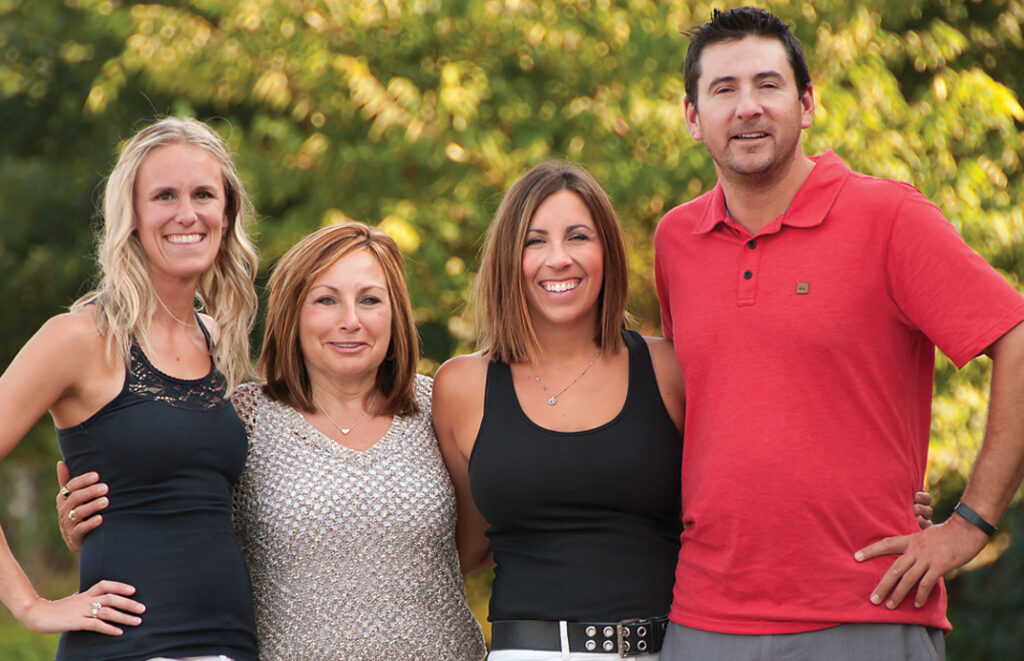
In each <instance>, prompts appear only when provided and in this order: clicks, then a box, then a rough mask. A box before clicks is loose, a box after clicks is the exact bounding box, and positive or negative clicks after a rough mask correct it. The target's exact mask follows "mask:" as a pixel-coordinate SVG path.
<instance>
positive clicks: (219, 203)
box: [135, 144, 228, 279]
mask: <svg viewBox="0 0 1024 661" xmlns="http://www.w3.org/2000/svg"><path fill="white" fill-rule="evenodd" d="M226 203H227V196H226V194H225V191H224V178H223V176H222V174H221V170H220V165H219V164H218V163H217V160H216V159H215V158H214V157H213V156H211V155H210V154H209V153H207V152H206V151H204V150H203V149H200V148H198V147H190V146H188V145H184V144H171V145H167V146H165V147H159V148H157V149H154V150H153V151H152V152H150V154H149V155H148V156H147V157H146V160H144V161H143V162H142V165H141V166H140V167H139V172H138V175H137V176H136V179H135V231H136V233H137V235H138V237H139V241H140V243H141V244H142V249H143V251H144V252H145V253H146V258H147V260H148V265H149V272H150V276H151V277H153V278H154V279H157V278H159V277H168V278H176V279H195V278H198V277H199V276H200V275H201V274H202V273H203V272H204V271H205V270H206V269H207V268H209V266H210V265H211V264H212V263H213V260H214V259H215V258H216V257H217V251H218V250H219V249H220V242H221V236H222V234H223V232H224V231H225V230H226V229H227V226H228V219H227V216H226V215H225V206H226Z"/></svg>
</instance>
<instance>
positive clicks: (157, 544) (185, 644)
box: [57, 329, 257, 661]
mask: <svg viewBox="0 0 1024 661" xmlns="http://www.w3.org/2000/svg"><path fill="white" fill-rule="evenodd" d="M203 332H204V333H205V332H206V330H205V329H203ZM224 392H225V381H224V377H223V375H221V374H220V373H219V372H217V371H216V370H214V369H211V370H210V373H209V374H207V375H206V376H205V377H203V378H201V379H195V380H183V379H176V378H174V377H171V376H168V375H166V374H163V373H162V372H160V371H158V370H157V369H156V368H154V367H153V366H152V365H151V364H150V362H149V360H148V359H147V358H146V356H145V355H144V354H143V352H142V350H141V349H140V348H139V347H138V346H133V347H132V350H131V363H130V364H129V365H128V366H127V367H126V374H125V380H124V386H123V387H122V389H121V392H120V393H119V394H118V395H117V397H115V398H114V399H113V400H111V401H110V402H108V403H107V404H106V405H105V406H104V407H103V408H102V409H100V410H99V411H97V412H96V413H95V414H94V415H93V416H92V417H90V418H89V419H88V420H86V421H85V422H83V423H81V424H79V425H76V426H74V427H70V428H67V429H58V430H57V437H58V439H59V441H60V447H61V451H62V453H63V455H64V459H65V461H66V462H67V464H68V467H69V468H70V469H71V474H72V475H80V474H82V473H85V472H87V471H97V472H98V473H99V475H100V479H101V480H103V481H104V482H106V483H107V484H108V485H109V486H110V492H109V498H110V505H109V506H108V507H107V508H106V509H105V510H103V525H101V526H100V527H99V528H97V529H96V530H94V531H93V532H91V533H90V534H89V535H87V536H86V538H85V541H84V542H83V544H82V551H81V554H80V556H79V580H80V584H81V588H80V589H81V590H86V589H88V588H90V587H92V585H93V584H95V583H96V582H97V581H99V580H102V579H110V580H115V581H123V582H125V583H128V584H130V585H134V586H135V588H136V593H135V595H133V596H132V598H133V599H135V600H137V601H139V602H141V603H143V604H144V605H145V606H146V612H145V613H143V614H142V616H141V617H142V624H140V625H139V626H137V627H131V626H124V625H118V626H119V627H121V628H122V629H123V630H124V634H123V635H121V636H107V635H103V634H98V633H92V632H87V631H72V632H68V633H65V634H63V635H62V636H61V639H60V644H59V646H58V649H57V659H58V660H59V661H60V660H68V661H93V660H95V661H99V660H102V661H113V660H117V661H144V660H145V659H150V658H152V657H160V656H166V657H188V656H201V655H207V654H210V655H216V654H225V655H227V656H230V657H231V658H233V659H235V661H250V660H252V661H254V660H255V659H256V658H257V653H256V633H255V631H256V626H255V622H254V619H253V612H252V589H251V587H250V584H249V572H248V570H247V569H246V567H245V562H244V561H243V559H242V555H241V553H240V552H239V549H238V544H237V543H236V541H235V536H234V533H233V531H232V526H231V488H232V485H233V484H234V483H235V481H237V479H238V476H239V474H240V473H241V471H242V466H243V465H244V464H245V457H246V451H247V442H246V437H245V429H244V428H243V427H242V422H241V421H240V420H239V419H238V416H237V415H236V414H235V410H234V408H233V407H232V405H231V402H230V401H229V400H228V399H227V398H226V397H225V396H224Z"/></svg>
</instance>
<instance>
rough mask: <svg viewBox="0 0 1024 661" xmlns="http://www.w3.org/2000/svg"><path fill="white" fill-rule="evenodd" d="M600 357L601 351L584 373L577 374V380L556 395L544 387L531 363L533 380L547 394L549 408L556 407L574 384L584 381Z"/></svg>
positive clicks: (585, 368)
mask: <svg viewBox="0 0 1024 661" xmlns="http://www.w3.org/2000/svg"><path fill="white" fill-rule="evenodd" d="M600 357H601V351H600V349H599V350H598V351H597V355H596V356H594V359H593V360H592V361H590V362H589V363H587V366H586V367H584V368H583V371H582V372H580V373H579V374H577V375H576V378H575V379H573V380H572V381H570V382H569V384H568V385H567V386H565V387H564V388H562V389H561V390H559V391H558V392H556V393H555V394H554V395H552V394H551V391H550V390H548V388H547V386H545V385H544V382H543V381H541V380H540V377H539V376H537V372H536V370H534V369H533V363H530V371H531V372H533V378H534V379H535V380H536V381H537V384H538V385H539V386H540V387H541V389H542V390H543V391H544V394H546V395H547V396H548V406H554V405H555V404H557V403H558V398H559V397H561V396H562V393H564V392H565V391H566V390H568V389H569V388H571V387H572V385H573V384H574V383H576V382H577V381H579V380H580V379H582V378H583V375H584V374H586V373H587V371H589V370H590V368H591V367H593V366H594V363H596V362H597V359H598V358H600Z"/></svg>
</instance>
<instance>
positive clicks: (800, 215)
mask: <svg viewBox="0 0 1024 661" xmlns="http://www.w3.org/2000/svg"><path fill="white" fill-rule="evenodd" d="M811 160H812V161H814V169H813V170H811V174H810V175H808V177H807V180H806V181H804V183H803V185H801V186H800V190H798V191H797V193H796V196H795V197H794V198H793V201H792V202H790V204H789V207H788V208H787V209H786V211H785V212H784V213H783V214H782V215H781V216H779V217H778V218H776V219H775V220H773V221H772V222H770V223H768V225H766V226H765V227H764V228H762V229H761V231H760V232H758V234H774V233H775V232H778V231H779V229H781V227H782V225H788V226H789V227H815V226H817V225H821V224H822V223H823V222H824V221H825V216H827V215H828V212H829V210H830V209H831V208H832V205H833V204H834V203H835V201H836V197H837V196H838V195H839V191H840V190H841V189H842V187H843V184H844V183H845V182H846V178H847V177H849V176H850V168H849V167H847V166H846V164H845V163H843V160H842V159H841V158H839V156H837V155H836V153H835V152H833V151H832V150H831V149H829V150H828V151H826V152H825V153H824V154H821V155H820V156H812V157H811ZM719 224H723V225H725V226H727V227H731V228H733V229H739V228H740V227H742V226H741V225H740V224H739V223H737V222H736V221H735V220H733V219H732V218H730V217H729V215H728V214H727V213H726V212H725V193H724V192H723V191H722V183H721V182H718V183H717V184H715V187H714V188H713V189H712V190H711V201H710V204H708V206H707V207H706V208H705V210H704V216H703V217H702V218H701V219H700V222H698V223H697V224H696V226H695V227H694V229H693V233H694V234H707V233H709V232H711V230H713V229H715V227H717V226H718V225H719ZM744 231H746V230H744Z"/></svg>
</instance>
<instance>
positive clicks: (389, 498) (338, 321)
mask: <svg viewBox="0 0 1024 661" xmlns="http://www.w3.org/2000/svg"><path fill="white" fill-rule="evenodd" d="M269 289H270V296H269V302H268V307H267V323H266V329H265V333H264V338H263V350H262V352H261V354H260V358H259V363H258V367H259V372H260V375H261V377H262V378H263V379H264V383H262V384H255V383H247V384H244V385H242V386H240V387H239V388H238V389H237V390H236V391H235V393H234V395H233V396H232V399H233V400H234V404H235V408H236V409H237V410H238V413H239V415H240V416H241V418H242V421H243V422H244V424H245V430H246V432H247V434H248V437H249V456H248V460H247V462H246V466H245V470H244V472H243V473H242V477H241V479H240V480H239V483H238V486H237V488H236V489H235V494H234V518H235V529H236V533H237V535H238V539H239V541H240V543H241V546H242V552H243V554H244V555H245V559H246V561H247V562H248V565H249V570H250V573H251V575H252V585H253V597H254V602H255V610H256V624H257V634H258V636H257V637H258V640H259V649H260V659H263V660H264V661H280V660H284V659H289V660H299V659H309V660H310V661H312V660H314V659H315V660H316V661H330V660H332V659H337V660H339V661H341V660H346V661H358V660H360V659H365V660H367V661H370V660H375V659H431V660H432V661H435V660H436V661H478V660H479V659H481V658H482V657H483V655H484V651H485V650H484V642H483V637H482V635H481V633H480V627H479V626H478V625H477V623H476V621H475V620H474V619H473V615H472V613H470V611H469V607H468V605H467V604H466V596H465V592H464V588H463V584H462V577H461V575H460V573H459V562H458V555H457V553H456V550H455V537H454V531H455V513H456V510H455V494H454V491H453V489H452V484H451V481H450V480H449V478H448V474H447V473H446V471H445V466H444V461H443V460H442V458H441V454H440V450H439V448H438V444H437V437H436V436H435V435H434V430H433V427H432V426H431V422H430V393H431V385H432V381H431V379H430V378H429V377H425V376H418V375H417V374H416V366H417V363H418V362H419V342H418V340H417V336H416V328H415V325H414V323H413V317H412V307H411V304H410V302H409V292H408V289H407V286H406V281H405V266H404V263H403V260H402V254H401V252H400V251H399V249H398V246H397V245H396V244H395V242H394V240H393V239H391V237H389V236H388V235H386V234H384V233H383V232H381V231H380V230H377V229H375V228H372V227H369V226H367V225H363V224H361V223H348V224H344V225H334V226H330V227H325V228H322V229H320V230H318V231H316V232H314V233H312V234H310V235H309V236H307V237H305V238H304V239H302V240H301V241H299V242H298V243H297V244H295V246H293V247H292V248H291V249H290V250H289V251H288V252H287V253H285V255H284V256H283V257H281V259H280V260H278V262H277V265H276V266H275V267H274V270H273V274H272V275H271V278H270V283H269ZM76 479H77V478H76ZM77 488H78V489H81V490H82V493H83V497H85V496H84V494H85V493H86V492H87V491H88V489H83V488H82V487H77ZM91 488H92V487H89V489H91ZM77 496H78V494H77V493H76V495H75V497H76V498H77ZM63 527H65V528H66V526H63ZM64 532H65V537H66V538H69V545H71V546H74V545H75V544H76V543H77V539H73V537H74V535H75V532H74V531H72V530H70V529H65V530H64Z"/></svg>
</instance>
